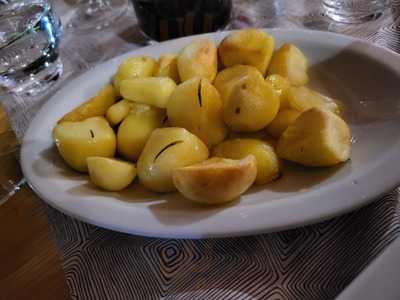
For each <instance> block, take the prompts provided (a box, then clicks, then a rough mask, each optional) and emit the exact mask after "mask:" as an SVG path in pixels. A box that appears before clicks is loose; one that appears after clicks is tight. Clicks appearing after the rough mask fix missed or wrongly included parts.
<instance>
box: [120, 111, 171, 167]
mask: <svg viewBox="0 0 400 300" xmlns="http://www.w3.org/2000/svg"><path fill="white" fill-rule="evenodd" d="M164 117H165V111H164V110H161V109H159V108H155V107H152V108H149V109H148V110H140V109H139V110H134V111H132V112H131V113H130V114H129V115H128V116H127V117H126V118H125V119H124V120H123V121H122V123H121V124H120V125H119V127H118V132H117V149H118V153H119V154H120V155H121V156H122V157H124V158H126V159H128V160H131V161H136V160H137V159H138V158H139V155H140V153H141V152H142V150H143V148H144V145H145V144H146V142H147V140H148V138H149V137H150V135H151V133H152V132H153V131H154V130H155V129H156V128H159V127H162V123H163V120H164Z"/></svg>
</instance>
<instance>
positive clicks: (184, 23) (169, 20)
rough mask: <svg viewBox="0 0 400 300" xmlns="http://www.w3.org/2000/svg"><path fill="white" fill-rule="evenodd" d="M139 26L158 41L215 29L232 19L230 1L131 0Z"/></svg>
mask: <svg viewBox="0 0 400 300" xmlns="http://www.w3.org/2000/svg"><path fill="white" fill-rule="evenodd" d="M132 2H133V6H134V8H135V12H136V16H137V18H138V21H139V25H140V27H141V28H142V30H143V32H144V33H145V34H147V35H148V36H149V37H150V38H153V39H155V40H158V41H163V40H167V39H173V38H177V37H181V36H186V35H192V34H198V33H203V32H212V31H216V30H218V29H221V28H223V27H224V26H226V24H227V23H228V22H229V19H230V15H231V11H232V1H231V0H132Z"/></svg>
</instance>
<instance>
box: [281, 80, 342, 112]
mask: <svg viewBox="0 0 400 300" xmlns="http://www.w3.org/2000/svg"><path fill="white" fill-rule="evenodd" d="M288 102H289V105H290V107H291V108H293V109H295V110H298V111H300V112H303V111H306V110H309V109H310V108H314V107H318V108H321V109H327V110H329V111H331V112H334V113H336V114H340V110H339V107H338V105H337V104H336V103H335V101H334V100H333V99H332V98H329V97H327V96H324V95H322V94H320V93H318V92H316V91H313V90H312V89H310V88H308V87H305V86H302V87H291V88H289V90H288Z"/></svg>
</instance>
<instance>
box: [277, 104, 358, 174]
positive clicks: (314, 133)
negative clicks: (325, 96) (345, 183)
mask: <svg viewBox="0 0 400 300" xmlns="http://www.w3.org/2000/svg"><path fill="white" fill-rule="evenodd" d="M350 138H351V135H350V129H349V127H348V126H347V124H346V122H345V121H343V120H342V119H341V118H340V117H339V116H337V115H336V114H334V113H333V112H331V111H328V110H324V109H320V108H312V109H310V110H307V111H305V112H303V113H302V114H301V115H300V116H299V117H298V118H297V119H296V120H295V121H294V122H293V123H292V124H291V125H289V127H288V128H287V129H286V130H285V132H284V133H283V134H282V135H281V137H280V138H279V140H278V146H277V153H278V155H279V156H280V157H281V158H283V159H287V160H291V161H294V162H296V163H299V164H302V165H304V166H309V167H326V166H333V165H336V164H338V163H341V162H344V161H346V160H348V159H349V158H350V151H351V142H350Z"/></svg>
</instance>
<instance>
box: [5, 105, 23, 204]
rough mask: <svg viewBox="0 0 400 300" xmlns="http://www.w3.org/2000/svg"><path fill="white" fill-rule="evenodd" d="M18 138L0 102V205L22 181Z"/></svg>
mask: <svg viewBox="0 0 400 300" xmlns="http://www.w3.org/2000/svg"><path fill="white" fill-rule="evenodd" d="M18 149H19V143H18V139H17V137H16V135H15V133H14V131H13V130H12V128H11V126H10V122H9V120H8V116H7V113H6V111H5V109H4V107H3V106H1V102H0V166H1V170H0V205H1V204H2V203H4V202H5V201H6V200H7V199H8V198H9V197H10V196H12V195H13V194H14V193H15V192H16V191H17V190H18V189H19V186H20V185H21V184H22V183H23V182H24V179H23V176H22V172H21V169H20V166H19V162H18Z"/></svg>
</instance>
